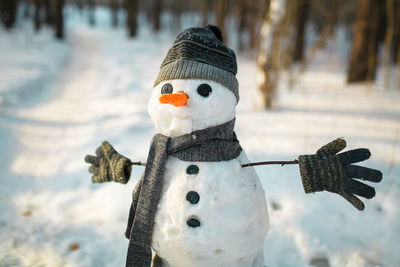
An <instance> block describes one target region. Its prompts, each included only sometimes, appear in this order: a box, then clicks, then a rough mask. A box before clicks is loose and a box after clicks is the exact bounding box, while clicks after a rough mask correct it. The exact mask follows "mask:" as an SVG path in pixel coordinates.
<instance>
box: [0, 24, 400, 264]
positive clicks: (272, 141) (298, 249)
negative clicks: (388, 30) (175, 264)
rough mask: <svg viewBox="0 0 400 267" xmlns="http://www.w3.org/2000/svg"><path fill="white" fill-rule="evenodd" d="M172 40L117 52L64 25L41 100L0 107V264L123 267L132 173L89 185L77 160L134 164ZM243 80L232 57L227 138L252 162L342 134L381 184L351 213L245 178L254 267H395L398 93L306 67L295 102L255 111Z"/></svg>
mask: <svg viewBox="0 0 400 267" xmlns="http://www.w3.org/2000/svg"><path fill="white" fill-rule="evenodd" d="M174 35H175V34H169V33H168V32H165V33H161V34H159V35H153V34H152V33H148V32H146V31H143V32H142V33H141V34H140V38H137V39H134V40H126V38H125V33H124V32H123V31H118V30H108V29H104V28H97V29H89V28H86V27H75V28H73V29H71V30H70V31H69V38H68V47H69V57H68V59H67V61H66V62H65V63H64V65H63V66H62V68H61V69H60V70H59V71H58V72H57V74H56V75H54V76H51V77H49V78H50V80H49V81H47V80H40V83H37V84H40V85H41V87H39V88H33V89H35V90H39V92H41V93H40V94H36V93H35V92H33V91H25V95H24V97H22V98H20V99H19V101H11V102H7V101H5V102H3V103H6V104H5V105H3V106H1V105H0V144H1V148H2V152H0V157H1V161H0V180H1V182H2V183H1V186H0V227H1V231H0V266H110V267H111V266H112V267H114V266H123V264H124V261H125V252H126V247H127V241H126V239H125V238H124V236H123V233H124V230H125V229H124V228H125V223H126V218H127V213H128V209H129V204H130V198H131V197H130V194H131V191H132V188H133V186H134V184H135V182H136V179H137V178H138V177H139V175H140V173H141V171H142V170H143V169H142V168H140V167H137V168H134V170H133V175H132V181H130V182H129V184H128V185H119V184H111V183H110V184H102V185H93V184H91V182H90V174H89V173H88V172H87V167H88V166H87V165H86V164H85V163H84V162H83V158H84V156H85V155H86V154H87V153H91V152H94V150H95V148H96V147H97V146H98V145H99V144H100V143H101V141H103V140H109V141H110V142H111V143H112V144H113V145H114V146H115V147H116V148H117V150H118V151H119V152H120V153H122V154H124V155H127V156H128V157H131V158H132V159H133V160H142V161H143V160H145V159H146V154H147V149H148V144H149V142H150V139H151V137H152V135H153V134H154V133H155V129H154V126H153V124H152V122H151V120H150V118H149V115H148V114H147V111H146V102H147V98H148V96H149V93H150V90H149V89H150V88H151V86H152V81H153V80H154V77H155V75H156V74H157V70H158V68H159V64H160V62H161V60H162V58H163V57H164V55H165V52H166V50H167V49H168V47H169V45H170V43H171V38H173V37H174ZM0 45H1V42H0ZM5 57H6V55H0V58H5ZM18 58H19V59H18V60H22V59H21V58H23V57H22V56H20V57H18ZM35 60H36V59H35ZM37 60H39V59H37ZM328 61H329V60H328ZM2 64H3V65H6V64H5V63H4V62H3V63H2ZM21 66H22V65H21ZM21 66H18V67H21ZM7 68H8V69H10V66H5V67H4V66H3V69H7ZM255 73H256V69H255V66H254V64H253V62H252V61H251V60H249V59H248V58H246V57H244V56H239V75H238V79H239V81H240V94H241V101H240V103H239V105H238V114H237V129H236V131H237V133H238V137H239V139H240V141H241V144H242V146H243V148H244V149H245V150H246V152H247V154H248V155H249V157H250V159H251V160H253V161H258V160H279V159H282V160H285V159H289V160H290V159H293V158H294V157H296V156H297V155H299V154H301V153H312V152H314V151H315V150H316V149H317V148H318V147H319V146H321V145H323V144H324V143H326V142H328V141H330V140H331V139H333V138H336V137H339V136H344V137H346V139H347V141H348V144H349V149H351V148H355V147H360V146H367V147H369V148H370V149H371V151H372V153H373V156H372V158H371V160H370V161H368V162H367V163H365V164H363V165H366V166H371V167H374V168H379V169H381V170H382V171H383V172H384V181H383V182H382V183H381V184H380V185H378V186H377V187H376V189H377V197H376V198H375V199H373V200H370V201H367V202H366V210H365V211H364V212H363V213H360V212H357V211H355V210H354V209H353V208H352V207H351V206H350V205H349V204H347V203H346V202H345V201H344V200H343V199H341V198H340V197H338V196H335V195H332V194H323V193H320V194H315V195H307V196H306V195H304V193H303V191H302V188H301V182H300V179H299V173H298V169H297V167H296V166H287V167H284V168H282V167H280V166H274V167H272V166H271V167H259V168H257V169H256V170H257V172H258V174H259V176H260V177H261V179H262V183H263V186H264V188H265V191H266V194H267V199H268V201H269V208H270V214H271V224H272V228H271V231H270V233H269V235H268V236H267V240H266V246H265V256H266V264H267V266H268V267H276V266H277V267H279V266H296V267H297V266H309V264H308V263H309V262H310V259H312V258H315V257H317V258H318V257H322V258H325V257H326V258H328V260H329V263H330V266H372V265H378V266H395V263H398V262H400V258H399V256H398V253H397V251H398V250H399V249H400V247H399V243H398V240H399V239H398V236H399V235H400V230H399V229H400V213H399V209H398V207H397V205H396V203H399V201H400V194H399V192H400V183H399V179H398V177H399V176H400V164H399V161H400V143H399V140H400V123H399V121H400V106H399V105H398V103H399V102H400V94H399V93H398V92H393V91H379V90H376V89H372V90H368V89H365V88H359V87H349V86H346V85H345V83H344V81H343V73H340V72H339V73H334V72H332V71H331V70H330V71H324V70H323V69H322V70H319V66H317V68H316V69H311V70H310V71H309V72H308V73H307V74H306V75H305V76H304V78H303V79H302V81H301V84H300V85H299V86H298V88H296V89H295V90H294V91H290V90H285V89H284V87H285V86H283V90H281V92H280V109H277V110H273V111H268V112H267V111H265V112H254V111H252V108H251V104H252V102H253V99H252V98H253V97H254V89H255V80H256V79H255V78H256V77H255ZM1 77H2V76H1V72H0V78H1ZM35 84H36V83H35ZM3 89H4V90H6V89H7V90H8V89H9V88H8V87H7V88H6V87H4V88H3ZM3 100H7V99H3ZM0 104H1V103H0ZM271 203H273V204H271ZM371 240H374V242H373V243H371V242H370V241H371ZM76 245H77V246H78V247H77V246H76ZM71 246H72V247H71Z"/></svg>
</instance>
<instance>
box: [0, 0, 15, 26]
mask: <svg viewBox="0 0 400 267" xmlns="http://www.w3.org/2000/svg"><path fill="white" fill-rule="evenodd" d="M0 7H1V8H0V12H1V14H0V15H1V21H2V23H3V25H4V27H5V28H6V29H11V28H12V27H13V26H14V24H15V20H16V15H17V0H6V1H4V0H2V1H0Z"/></svg>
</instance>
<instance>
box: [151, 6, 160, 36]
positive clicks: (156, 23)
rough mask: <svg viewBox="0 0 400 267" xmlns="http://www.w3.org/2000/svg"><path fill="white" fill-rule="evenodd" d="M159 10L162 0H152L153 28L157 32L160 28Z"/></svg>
mask: <svg viewBox="0 0 400 267" xmlns="http://www.w3.org/2000/svg"><path fill="white" fill-rule="evenodd" d="M161 10H162V2H161V0H153V12H152V13H153V14H152V19H153V30H154V31H156V32H158V31H159V30H160V28H161V22H160V19H161V18H160V17H161Z"/></svg>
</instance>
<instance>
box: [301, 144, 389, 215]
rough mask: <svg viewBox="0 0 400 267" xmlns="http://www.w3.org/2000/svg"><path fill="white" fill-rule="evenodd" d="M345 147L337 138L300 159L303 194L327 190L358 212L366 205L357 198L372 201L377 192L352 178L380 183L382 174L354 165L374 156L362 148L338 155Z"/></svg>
mask: <svg viewBox="0 0 400 267" xmlns="http://www.w3.org/2000/svg"><path fill="white" fill-rule="evenodd" d="M345 147H346V141H345V140H344V139H342V138H338V139H336V140H334V141H332V142H330V143H328V144H327V145H325V146H323V147H321V148H320V149H318V151H317V153H316V154H313V155H301V156H299V165H300V175H301V180H302V182H303V187H304V191H305V192H306V193H313V192H316V191H323V190H327V191H329V192H332V193H336V194H339V195H341V196H343V197H344V198H345V199H346V200H347V201H349V202H350V203H351V204H353V206H354V207H356V208H357V209H358V210H363V209H364V203H363V202H361V200H360V199H359V198H357V197H356V196H355V195H358V196H361V197H365V198H368V199H370V198H372V197H374V196H375V189H374V188H373V187H371V186H369V185H366V184H363V183H361V182H359V181H357V180H354V179H353V178H357V179H361V180H367V181H370V182H375V183H378V182H380V181H381V180H382V173H381V172H380V171H378V170H375V169H370V168H366V167H361V166H357V165H352V163H356V162H360V161H363V160H366V159H368V158H369V157H370V156H371V153H370V152H369V150H368V149H366V148H359V149H354V150H350V151H346V152H343V153H340V154H337V153H338V152H339V151H341V150H342V149H343V148H345Z"/></svg>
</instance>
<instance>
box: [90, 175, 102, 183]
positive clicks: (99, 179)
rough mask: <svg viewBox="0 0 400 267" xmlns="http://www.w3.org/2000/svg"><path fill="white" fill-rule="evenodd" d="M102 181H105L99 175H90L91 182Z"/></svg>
mask: <svg viewBox="0 0 400 267" xmlns="http://www.w3.org/2000/svg"><path fill="white" fill-rule="evenodd" d="M103 182H105V181H104V180H102V179H101V178H100V176H99V175H93V176H92V183H103Z"/></svg>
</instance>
